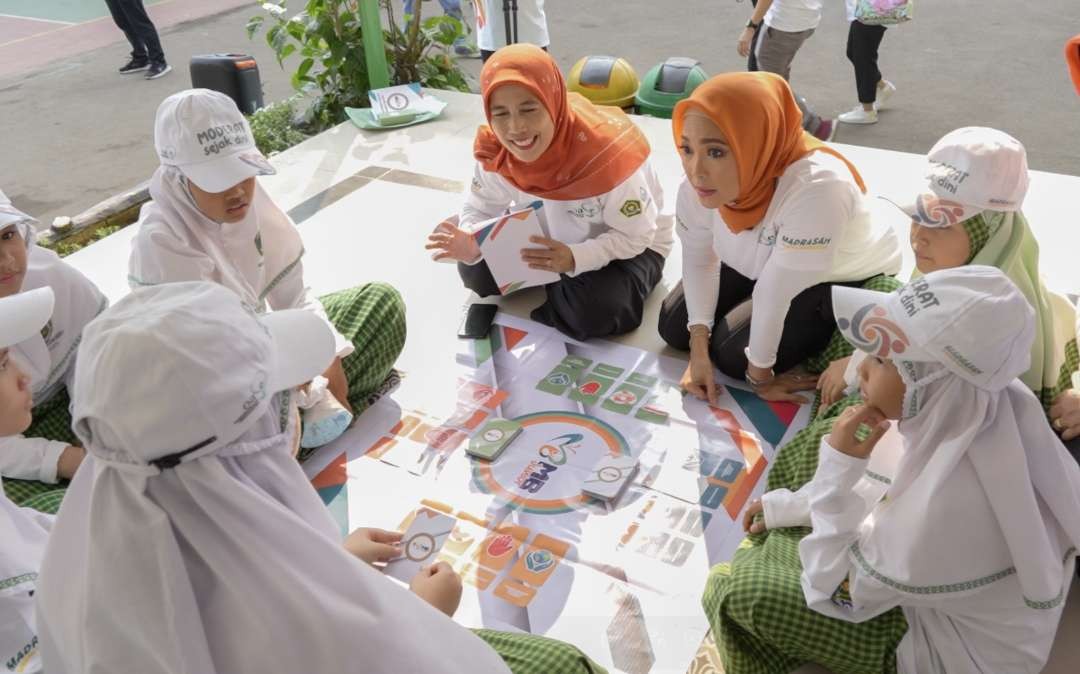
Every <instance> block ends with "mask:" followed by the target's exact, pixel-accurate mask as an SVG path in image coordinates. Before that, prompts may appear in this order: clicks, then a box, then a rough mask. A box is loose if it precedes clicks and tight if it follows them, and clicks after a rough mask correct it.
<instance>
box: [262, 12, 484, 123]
mask: <svg viewBox="0 0 1080 674" xmlns="http://www.w3.org/2000/svg"><path fill="white" fill-rule="evenodd" d="M395 1H396V0H380V6H381V7H382V8H383V10H384V12H385V14H386V17H387V20H388V23H389V29H388V30H384V31H383V39H384V43H385V46H386V55H387V61H388V62H389V63H390V64H391V70H392V72H391V73H390V75H391V82H392V83H394V84H406V83H409V82H420V83H421V84H422V85H424V86H429V87H435V88H442V89H456V90H459V91H468V83H467V81H466V79H465V74H464V73H463V72H462V71H461V69H460V68H459V67H458V66H457V63H456V62H455V61H454V60H453V59H452V58H451V57H450V48H451V46H452V45H453V43H454V41H455V40H456V39H457V38H458V37H461V36H463V35H464V33H465V29H464V26H463V25H462V23H461V22H460V21H458V20H457V19H454V18H452V17H448V16H439V17H435V18H431V19H428V20H426V21H424V20H422V19H421V17H420V16H419V14H420V9H419V8H420V6H421V4H422V3H420V2H417V3H416V5H415V6H416V8H417V16H416V17H413V18H414V19H415V20H412V21H410V22H409V24H408V26H407V28H405V29H402V28H401V27H399V26H398V25H397V23H396V22H395V20H394V12H393V3H394V2H395ZM286 2H287V0H270V1H268V2H263V3H262V4H261V7H262V10H263V13H262V14H259V15H256V16H253V17H251V19H250V20H249V21H248V23H247V33H248V37H249V38H253V37H254V36H255V35H256V34H257V33H258V32H259V31H260V30H262V29H263V27H265V26H269V27H268V28H267V29H266V42H267V44H269V45H270V47H271V49H273V50H274V54H275V56H276V57H277V61H278V64H279V65H280V66H281V67H282V68H284V67H285V61H286V59H288V58H289V57H291V56H293V55H294V54H296V55H299V57H300V62H299V64H298V65H297V66H296V69H295V70H294V71H293V73H292V86H293V88H294V89H296V91H298V92H300V93H301V94H304V95H308V96H311V97H313V99H314V100H313V101H312V104H311V105H310V106H309V107H308V108H307V110H306V112H305V115H304V119H303V125H304V130H305V131H308V132H310V133H315V132H318V131H322V130H323V129H327V128H329V127H331V126H333V125H335V124H338V123H340V122H343V121H345V119H346V115H345V108H346V107H353V108H363V107H367V106H368V105H369V103H368V91H369V89H370V81H369V79H368V72H367V63H366V61H365V60H364V56H363V55H364V41H363V35H362V30H361V25H360V13H359V11H358V8H357V4H356V0H306V1H305V2H304V3H303V6H304V8H303V9H302V10H300V11H299V12H297V13H295V14H293V15H291V16H290V15H289V11H288V9H287V7H286Z"/></svg>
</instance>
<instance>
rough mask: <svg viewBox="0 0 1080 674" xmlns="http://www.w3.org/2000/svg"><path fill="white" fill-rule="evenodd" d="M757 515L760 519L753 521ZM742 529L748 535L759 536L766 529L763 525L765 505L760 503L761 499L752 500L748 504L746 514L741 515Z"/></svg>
mask: <svg viewBox="0 0 1080 674" xmlns="http://www.w3.org/2000/svg"><path fill="white" fill-rule="evenodd" d="M758 514H760V515H761V518H760V519H757V520H755V517H756V516H757V515H758ZM742 528H743V531H745V532H746V533H748V534H760V533H761V532H762V531H765V530H766V529H768V525H767V524H766V523H765V504H764V503H762V502H761V499H759V498H758V499H754V500H753V501H751V502H750V506H749V507H747V509H746V514H745V515H743V521H742Z"/></svg>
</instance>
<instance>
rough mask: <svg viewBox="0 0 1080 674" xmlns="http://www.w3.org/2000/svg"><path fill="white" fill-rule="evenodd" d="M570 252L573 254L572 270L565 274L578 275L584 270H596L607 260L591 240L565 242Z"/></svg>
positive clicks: (605, 263)
mask: <svg viewBox="0 0 1080 674" xmlns="http://www.w3.org/2000/svg"><path fill="white" fill-rule="evenodd" d="M567 245H568V246H569V248H570V252H571V253H572V254H573V255H574V270H573V271H570V272H567V273H566V275H567V276H571V277H573V276H578V275H579V274H584V273H585V272H590V271H596V270H597V269H601V268H603V267H604V266H605V265H607V263H608V262H610V260H608V259H607V258H606V257H605V256H604V255H603V253H602V252H601V251H600V250H599V248H600V247H599V246H597V245H596V244H595V243H594V242H593V241H592V240H588V241H582V242H581V243H571V244H567Z"/></svg>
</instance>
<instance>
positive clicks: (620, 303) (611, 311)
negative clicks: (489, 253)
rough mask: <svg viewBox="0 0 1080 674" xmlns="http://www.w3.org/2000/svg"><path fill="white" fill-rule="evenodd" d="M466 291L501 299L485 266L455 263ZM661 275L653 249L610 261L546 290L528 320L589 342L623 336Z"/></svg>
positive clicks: (661, 264)
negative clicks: (544, 296) (542, 300)
mask: <svg viewBox="0 0 1080 674" xmlns="http://www.w3.org/2000/svg"><path fill="white" fill-rule="evenodd" d="M458 273H459V274H460V275H461V280H462V281H464V282H465V287H466V288H468V289H469V290H472V291H473V292H475V293H476V294H477V295H479V296H481V297H489V296H491V295H498V294H499V286H498V285H497V284H496V283H495V279H494V277H492V275H491V270H489V269H488V266H487V263H486V262H484V261H480V262H478V263H477V264H474V265H468V264H460V263H459V264H458ZM663 273H664V258H663V257H662V256H661V255H660V254H659V253H657V252H656V251H653V250H646V251H645V252H644V253H641V254H640V255H638V256H636V257H632V258H630V259H629V260H613V261H611V262H609V263H608V264H607V266H606V267H603V268H601V269H597V270H596V271H588V272H585V273H584V274H579V275H577V276H566V275H563V277H562V278H561V279H560V280H559V281H556V282H555V283H549V284H547V285H546V286H544V291H545V292H546V293H547V301H545V302H544V303H543V304H541V305H540V306H539V307H537V308H536V309H535V310H533V312H532V315H531V318H532V319H533V320H534V321H537V322H538V323H543V324H544V325H550V326H553V327H555V328H556V329H558V330H559V332H562V333H563V334H565V335H569V336H570V337H573V338H574V339H576V340H579V341H584V340H586V339H589V338H590V337H607V336H609V335H621V334H623V333H626V332H630V331H631V330H634V329H636V328H637V327H638V326H639V325H641V319H642V315H643V314H644V311H645V299H646V298H647V297H648V296H649V293H651V292H652V290H653V288H655V287H656V284H657V283H659V282H660V278H661V277H662V276H663Z"/></svg>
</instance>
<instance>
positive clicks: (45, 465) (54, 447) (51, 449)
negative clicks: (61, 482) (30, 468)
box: [38, 440, 68, 484]
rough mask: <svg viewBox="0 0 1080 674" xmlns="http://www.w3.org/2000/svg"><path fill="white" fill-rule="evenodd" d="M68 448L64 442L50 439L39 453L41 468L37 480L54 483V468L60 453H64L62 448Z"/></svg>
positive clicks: (55, 479) (55, 478)
mask: <svg viewBox="0 0 1080 674" xmlns="http://www.w3.org/2000/svg"><path fill="white" fill-rule="evenodd" d="M67 448H68V444H67V443H66V442H57V441H55V440H50V441H49V444H48V445H46V447H45V450H44V451H43V452H42V453H41V469H40V471H39V473H38V480H40V481H41V482H46V483H48V484H56V481H57V477H56V468H57V464H58V463H59V462H60V455H61V454H63V453H64V450H65V449H67Z"/></svg>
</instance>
